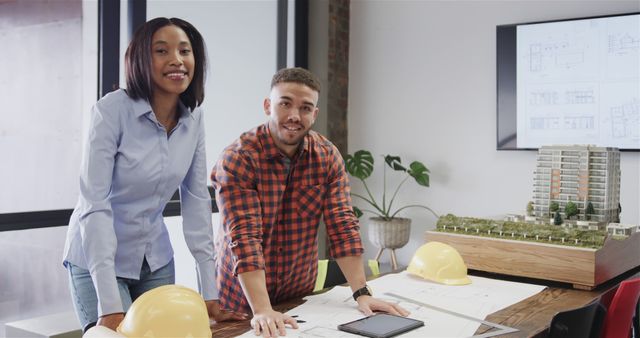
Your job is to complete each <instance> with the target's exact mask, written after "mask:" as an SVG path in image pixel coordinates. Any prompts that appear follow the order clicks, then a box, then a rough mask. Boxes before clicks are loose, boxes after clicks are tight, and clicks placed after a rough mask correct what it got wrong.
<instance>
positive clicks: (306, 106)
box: [264, 82, 318, 157]
mask: <svg viewBox="0 0 640 338" xmlns="http://www.w3.org/2000/svg"><path fill="white" fill-rule="evenodd" d="M317 104H318V92H317V91H315V90H313V89H311V88H309V87H307V86H306V85H303V84H300V83H295V82H283V83H279V84H277V85H275V86H274V87H273V88H272V89H271V94H270V95H269V97H268V98H266V99H265V100H264V112H265V114H267V116H269V131H270V132H271V137H272V138H273V140H274V142H275V144H276V146H277V147H278V148H279V149H280V150H281V151H283V152H284V153H285V155H287V156H289V157H292V156H293V155H294V154H295V153H296V151H297V149H298V146H299V145H300V142H302V139H303V138H304V137H305V136H306V135H307V134H308V133H309V129H311V127H312V126H313V123H314V122H315V121H316V117H317V116H318V108H317V107H316V105H317Z"/></svg>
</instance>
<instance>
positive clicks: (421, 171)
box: [407, 161, 429, 187]
mask: <svg viewBox="0 0 640 338" xmlns="http://www.w3.org/2000/svg"><path fill="white" fill-rule="evenodd" d="M409 168H410V169H409V170H408V171H407V172H408V173H409V175H411V177H413V178H415V180H416V182H418V184H420V185H421V186H425V187H428V186H429V169H427V167H426V166H425V165H424V164H422V163H420V162H418V161H413V162H411V164H410V165H409Z"/></svg>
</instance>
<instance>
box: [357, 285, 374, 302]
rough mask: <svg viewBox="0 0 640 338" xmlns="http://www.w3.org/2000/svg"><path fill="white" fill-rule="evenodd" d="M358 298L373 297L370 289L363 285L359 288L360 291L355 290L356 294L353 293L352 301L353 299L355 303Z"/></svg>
mask: <svg viewBox="0 0 640 338" xmlns="http://www.w3.org/2000/svg"><path fill="white" fill-rule="evenodd" d="M360 296H373V293H372V292H371V288H370V287H369V285H367V284H365V285H364V286H363V287H361V288H360V289H358V290H356V292H354V293H353V299H355V300H356V302H357V301H358V297H360Z"/></svg>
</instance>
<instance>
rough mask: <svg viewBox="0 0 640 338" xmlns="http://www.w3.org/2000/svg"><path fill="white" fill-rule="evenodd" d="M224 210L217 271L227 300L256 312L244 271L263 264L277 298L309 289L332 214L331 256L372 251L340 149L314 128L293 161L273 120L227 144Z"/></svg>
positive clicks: (221, 179)
mask: <svg viewBox="0 0 640 338" xmlns="http://www.w3.org/2000/svg"><path fill="white" fill-rule="evenodd" d="M211 180H212V181H213V185H214V187H215V189H216V202H217V203H218V208H219V210H220V217H221V227H220V231H219V233H218V236H217V246H216V248H217V256H218V258H217V276H218V281H217V282H218V290H219V293H220V304H221V306H222V307H223V308H225V309H231V310H236V311H240V310H242V311H248V310H249V307H248V303H247V301H246V298H245V297H244V294H243V292H242V288H241V286H240V283H239V281H238V278H237V275H238V274H240V273H243V272H248V271H253V270H258V269H262V270H264V271H265V275H266V282H267V290H268V292H269V298H270V300H271V302H272V304H276V303H278V302H280V301H283V300H286V299H289V298H293V297H299V296H303V295H306V294H309V293H310V292H311V291H313V288H314V285H315V280H316V276H317V273H318V239H317V234H318V225H319V222H320V217H321V216H322V215H324V222H325V224H326V228H327V235H328V237H329V242H330V252H331V256H332V257H334V258H340V257H344V256H357V255H361V254H362V252H363V251H364V249H363V247H362V243H361V240H360V234H359V229H360V227H359V223H358V219H357V218H356V217H355V215H354V213H353V210H352V207H351V198H350V195H349V192H350V188H349V181H348V177H347V173H346V171H345V168H344V161H343V159H342V157H341V156H340V153H339V152H338V150H337V148H336V147H335V146H334V145H333V144H332V143H331V142H329V141H328V140H327V139H326V138H324V137H323V136H321V135H320V134H318V133H316V132H314V131H310V132H309V134H308V135H307V136H306V137H305V138H304V141H303V143H302V145H301V149H300V151H299V152H298V154H297V155H296V157H295V158H294V159H292V160H291V163H290V165H289V170H287V166H286V163H285V156H284V155H283V154H281V153H280V151H279V150H278V148H277V147H276V145H275V143H274V142H273V139H272V138H271V135H270V133H269V128H268V127H267V125H266V124H265V125H262V126H259V127H257V128H255V129H253V130H251V131H249V132H246V133H244V134H243V135H242V136H240V138H239V139H238V140H237V141H236V142H234V143H233V144H231V145H230V146H229V147H227V148H226V149H225V150H224V151H223V153H222V154H221V156H220V159H219V160H218V162H217V163H216V165H215V167H214V168H213V171H212V173H211Z"/></svg>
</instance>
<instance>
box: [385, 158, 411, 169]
mask: <svg viewBox="0 0 640 338" xmlns="http://www.w3.org/2000/svg"><path fill="white" fill-rule="evenodd" d="M384 161H385V162H387V164H388V165H389V167H391V168H392V169H393V170H397V171H407V168H405V167H404V166H403V165H402V164H401V163H400V156H392V155H387V156H385V157H384Z"/></svg>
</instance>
